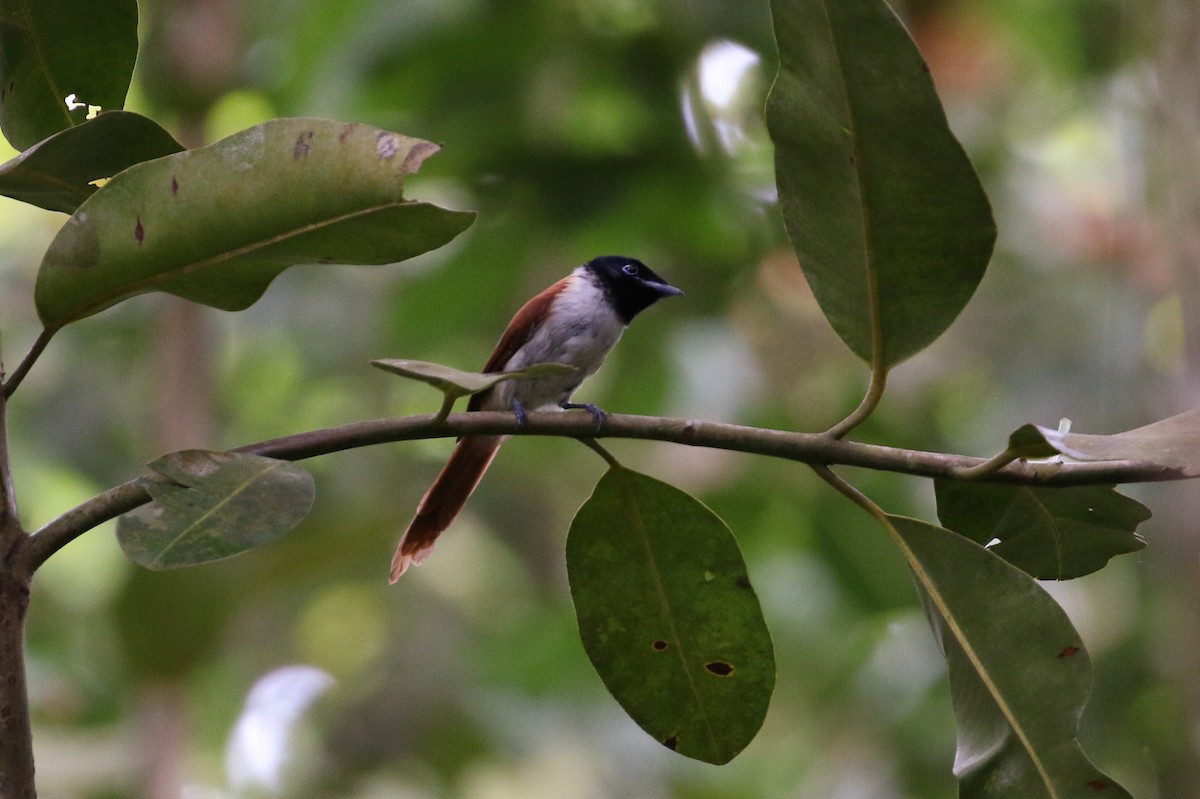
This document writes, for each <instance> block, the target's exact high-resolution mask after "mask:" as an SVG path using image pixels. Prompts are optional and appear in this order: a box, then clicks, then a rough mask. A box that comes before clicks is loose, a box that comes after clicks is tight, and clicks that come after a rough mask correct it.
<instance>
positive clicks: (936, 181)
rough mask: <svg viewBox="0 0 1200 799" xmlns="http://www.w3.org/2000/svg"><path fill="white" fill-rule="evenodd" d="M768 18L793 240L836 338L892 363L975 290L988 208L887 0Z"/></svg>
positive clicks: (837, 0)
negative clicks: (772, 36)
mask: <svg viewBox="0 0 1200 799" xmlns="http://www.w3.org/2000/svg"><path fill="white" fill-rule="evenodd" d="M771 9H772V12H773V15H774V21H775V38H776V41H777V43H778V47H779V73H778V75H777V77H776V79H775V84H774V86H773V87H772V89H771V94H770V97H769V98H768V101H767V125H768V129H769V131H770V134H771V138H772V139H773V140H774V142H775V170H776V182H777V183H778V186H779V201H780V207H781V210H782V212H783V217H784V222H785V223H786V225H787V229H788V234H789V236H790V237H791V240H792V245H793V247H795V250H796V254H797V255H798V256H799V258H800V264H801V266H802V267H803V269H804V273H805V276H806V277H807V278H808V282H809V284H810V285H811V286H812V290H813V294H814V295H815V296H816V298H817V302H818V303H819V304H820V306H821V309H822V311H824V313H825V315H826V317H828V319H829V321H830V324H832V325H833V328H834V330H836V331H837V333H838V335H839V336H841V338H842V340H843V341H845V342H846V344H847V345H848V346H849V347H850V349H851V350H853V351H854V352H855V353H856V354H857V355H858V356H859V357H861V358H863V359H865V360H867V361H869V362H872V363H876V362H881V363H883V364H884V365H887V366H891V365H894V364H896V363H898V362H899V361H902V360H904V359H905V358H907V357H909V356H910V355H912V354H914V353H915V352H917V351H919V350H921V349H922V348H923V347H925V346H927V345H928V344H929V343H930V342H932V341H933V340H934V339H935V338H937V337H938V336H939V335H941V333H942V332H943V331H944V330H945V329H946V328H947V327H948V326H949V325H950V323H951V322H952V321H954V319H955V317H957V316H958V314H959V312H960V311H961V310H962V309H963V307H964V306H965V305H966V303H967V301H968V300H969V299H970V297H971V295H972V294H973V293H974V291H975V288H976V287H977V286H978V285H979V281H980V280H981V279H982V277H983V273H984V270H985V269H986V267H987V263H988V260H989V258H990V257H991V252H992V245H993V243H994V241H995V236H996V231H995V225H994V223H993V221H992V213H991V208H990V206H989V204H988V201H987V197H986V196H985V195H984V192H983V189H982V187H981V186H980V184H979V179H978V178H977V177H976V175H975V171H974V169H973V168H972V167H971V164H970V162H969V161H968V160H967V156H966V154H965V153H964V152H963V149H962V146H961V145H960V144H959V143H958V141H957V140H956V139H955V138H954V136H953V134H952V133H951V132H950V128H949V126H948V125H947V122H946V117H945V113H944V111H943V110H942V106H941V103H940V102H939V100H938V97H937V94H936V92H935V91H934V86H933V82H932V80H931V79H930V76H929V70H928V68H927V67H926V65H925V63H924V61H923V60H922V58H921V55H920V53H919V52H918V51H917V48H916V46H915V45H914V44H913V42H912V40H911V39H910V38H909V36H908V33H907V32H906V31H905V30H904V27H903V26H902V25H901V23H900V21H899V20H898V19H897V18H896V16H895V14H893V13H892V11H891V9H889V8H888V6H887V5H886V4H885V3H883V2H882V0H772V2H771ZM876 350H878V352H876Z"/></svg>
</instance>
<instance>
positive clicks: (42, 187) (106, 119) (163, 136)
mask: <svg viewBox="0 0 1200 799" xmlns="http://www.w3.org/2000/svg"><path fill="white" fill-rule="evenodd" d="M181 150H183V145H181V144H180V143H179V142H177V141H175V137H173V136H172V135H171V134H170V133H168V132H167V131H166V130H164V129H163V128H162V127H161V126H160V125H159V124H158V123H157V122H155V121H154V120H152V119H149V118H147V117H144V116H142V115H140V114H135V113H133V112H131V111H106V112H105V113H103V114H100V115H99V116H97V117H95V118H94V119H89V120H88V121H86V122H83V123H82V124H79V125H76V126H75V127H73V128H67V129H66V130H64V131H62V132H61V133H56V134H55V135H53V136H51V137H50V138H48V139H46V140H45V141H42V142H39V143H37V144H35V145H34V146H32V147H30V148H29V149H28V150H26V151H25V152H23V153H21V154H20V155H18V156H17V157H16V158H13V159H12V160H11V161H8V162H7V163H5V164H0V194H3V195H5V196H7V197H12V198H13V199H15V200H20V201H22V202H27V203H31V204H33V205H36V206H39V207H41V208H45V209H47V210H50V211H63V212H65V213H68V214H70V213H73V212H74V211H75V209H76V208H78V207H79V206H80V205H81V204H82V203H83V201H84V200H86V199H87V198H88V197H90V196H92V194H94V193H95V192H96V187H95V186H93V185H92V181H94V180H98V179H100V178H109V177H112V176H113V175H115V174H117V173H118V172H120V171H121V170H123V169H127V168H129V167H131V166H133V165H134V164H139V163H141V162H142V161H149V160H151V159H153V158H161V157H162V156H164V155H171V154H172V153H177V152H180V151H181Z"/></svg>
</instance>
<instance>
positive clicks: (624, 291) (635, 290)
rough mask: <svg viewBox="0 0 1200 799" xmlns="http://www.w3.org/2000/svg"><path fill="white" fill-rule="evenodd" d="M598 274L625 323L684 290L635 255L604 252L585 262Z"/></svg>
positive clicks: (587, 267) (597, 277)
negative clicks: (634, 256) (657, 302)
mask: <svg viewBox="0 0 1200 799" xmlns="http://www.w3.org/2000/svg"><path fill="white" fill-rule="evenodd" d="M583 268H584V269H586V270H587V271H588V272H590V273H591V274H592V275H593V276H595V279H596V283H597V285H599V286H600V287H601V288H603V289H604V292H605V294H606V295H607V296H608V299H609V301H610V302H612V304H613V307H614V308H616V310H617V314H618V315H619V316H620V317H621V318H622V319H623V320H624V321H625V324H629V322H630V321H631V320H632V319H633V317H635V316H637V315H638V314H639V313H640V312H642V311H644V310H646V309H647V308H649V307H650V306H651V305H653V304H654V303H655V301H657V300H660V299H662V298H663V297H670V296H672V295H674V294H682V293H683V292H682V291H681V290H679V289H677V288H675V287H674V286H672V285H671V284H670V283H668V282H667V281H665V280H663V279H662V278H661V277H659V276H658V275H656V274H654V271H653V270H652V269H650V267H648V266H646V265H645V264H644V263H642V262H641V261H639V260H637V259H636V258H626V257H625V256H623V255H601V256H600V257H599V258H593V259H592V260H590V261H588V262H587V263H586V264H584V265H583Z"/></svg>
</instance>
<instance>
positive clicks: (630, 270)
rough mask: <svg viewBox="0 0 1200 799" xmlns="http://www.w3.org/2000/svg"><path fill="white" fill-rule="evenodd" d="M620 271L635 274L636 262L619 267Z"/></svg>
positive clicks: (636, 271) (636, 270) (636, 269)
mask: <svg viewBox="0 0 1200 799" xmlns="http://www.w3.org/2000/svg"><path fill="white" fill-rule="evenodd" d="M621 271H622V272H624V273H625V274H627V275H636V274H637V273H638V268H637V265H636V264H625V265H624V266H622V267H621Z"/></svg>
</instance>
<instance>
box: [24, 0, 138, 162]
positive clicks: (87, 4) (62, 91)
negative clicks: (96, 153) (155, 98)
mask: <svg viewBox="0 0 1200 799" xmlns="http://www.w3.org/2000/svg"><path fill="white" fill-rule="evenodd" d="M137 27H138V7H137V0H0V129H3V131H4V135H5V137H6V138H7V139H8V140H9V141H10V142H12V145H13V147H15V148H16V149H18V150H27V149H29V148H30V147H32V146H33V145H35V144H37V143H38V142H40V141H41V140H42V139H45V138H47V137H49V136H53V135H54V134H55V133H58V132H59V131H60V130H65V129H67V128H69V127H71V126H73V125H78V124H79V123H81V122H83V121H84V119H86V117H87V113H88V109H87V106H88V105H95V106H100V107H102V108H104V109H107V110H116V109H119V108H121V107H122V106H123V105H124V104H125V93H126V92H127V91H128V90H129V78H130V76H131V75H132V74H133V63H134V61H135V60H136V59H137V48H138V39H137ZM70 95H75V98H76V102H77V103H79V104H81V105H80V107H79V108H75V109H73V110H72V109H69V108H68V107H67V103H66V98H67V97H69V96H70Z"/></svg>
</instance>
